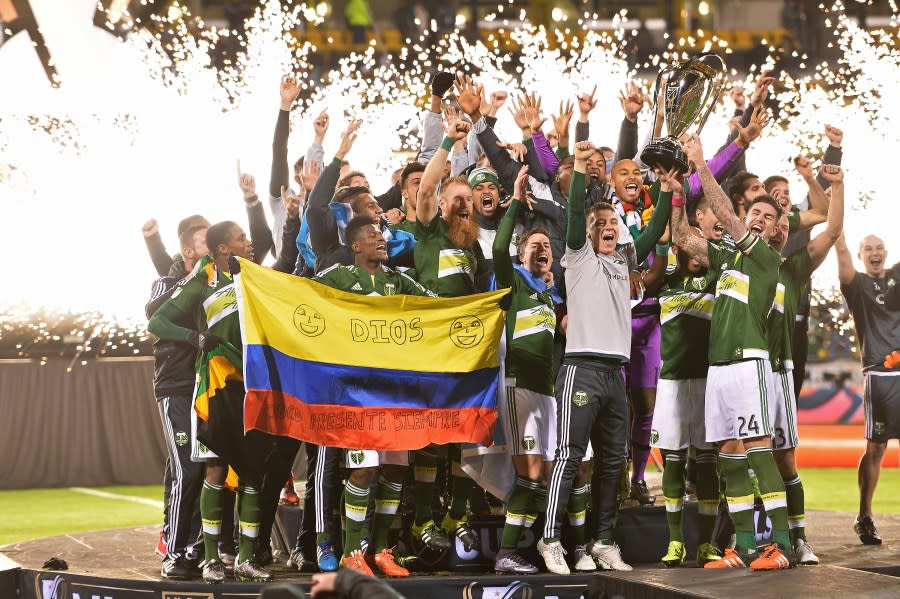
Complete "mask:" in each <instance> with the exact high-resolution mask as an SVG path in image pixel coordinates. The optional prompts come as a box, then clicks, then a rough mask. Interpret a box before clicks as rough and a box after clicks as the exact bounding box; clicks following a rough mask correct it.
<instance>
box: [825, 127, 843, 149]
mask: <svg viewBox="0 0 900 599" xmlns="http://www.w3.org/2000/svg"><path fill="white" fill-rule="evenodd" d="M825 137H827V138H828V143H829V144H831V145H833V146H834V147H835V148H840V147H841V142H843V141H844V132H843V131H841V130H840V129H838V128H837V127H832V126H831V125H825Z"/></svg>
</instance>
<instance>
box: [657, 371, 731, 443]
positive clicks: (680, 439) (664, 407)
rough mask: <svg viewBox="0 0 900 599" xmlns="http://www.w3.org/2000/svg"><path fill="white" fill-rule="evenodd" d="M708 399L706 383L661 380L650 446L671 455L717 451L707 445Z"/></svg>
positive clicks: (693, 380)
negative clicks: (689, 450) (694, 450)
mask: <svg viewBox="0 0 900 599" xmlns="http://www.w3.org/2000/svg"><path fill="white" fill-rule="evenodd" d="M705 397H706V379H686V380H682V381H674V380H669V379H659V383H658V384H657V386H656V407H655V408H654V409H653V428H652V430H651V431H650V444H651V445H652V446H653V447H659V448H660V449H668V450H671V451H676V450H679V449H687V448H688V447H689V446H691V445H693V446H694V447H696V448H697V449H715V445H713V444H712V443H707V442H706V420H705V413H704V412H705V404H706V402H705Z"/></svg>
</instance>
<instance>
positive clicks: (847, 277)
mask: <svg viewBox="0 0 900 599" xmlns="http://www.w3.org/2000/svg"><path fill="white" fill-rule="evenodd" d="M834 251H835V253H837V261H838V282H839V283H840V284H841V285H849V284H850V283H852V282H853V279H855V278H856V267H854V266H853V257H852V256H851V255H850V250H849V248H847V239H846V238H845V237H844V234H843V233H841V234H840V236H839V237H838V239H837V241H836V242H835V244H834Z"/></svg>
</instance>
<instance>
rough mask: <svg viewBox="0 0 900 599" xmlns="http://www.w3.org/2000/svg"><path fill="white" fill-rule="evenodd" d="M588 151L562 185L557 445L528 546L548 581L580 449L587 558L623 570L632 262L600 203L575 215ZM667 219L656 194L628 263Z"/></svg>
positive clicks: (559, 554)
mask: <svg viewBox="0 0 900 599" xmlns="http://www.w3.org/2000/svg"><path fill="white" fill-rule="evenodd" d="M593 152H594V145H593V144H592V143H591V142H587V141H584V142H579V143H577V144H576V145H575V164H574V171H573V173H572V180H571V182H570V187H569V207H568V230H567V234H566V254H565V256H563V266H565V267H566V268H567V270H566V291H567V292H568V293H567V298H568V299H567V304H568V327H567V331H566V335H567V340H566V341H567V342H566V357H565V361H564V363H563V366H562V368H561V369H560V371H559V375H558V377H557V380H556V410H557V413H556V418H557V447H556V454H555V461H554V463H553V470H552V472H551V475H550V481H549V485H548V489H547V496H548V502H547V520H546V524H545V526H544V534H543V538H542V539H541V540H540V541H539V542H538V551H539V552H540V553H541V556H542V557H543V558H544V562H545V564H546V565H547V569H548V570H550V571H551V572H553V573H554V574H569V566H568V564H566V560H565V557H564V553H565V552H564V550H563V547H562V544H561V543H560V541H559V537H560V528H561V524H562V518H563V515H564V514H565V511H566V503H567V502H568V499H569V494H570V492H571V489H572V481H573V479H574V478H575V472H576V471H577V470H578V468H579V466H580V465H581V460H582V458H583V456H584V454H585V451H586V449H587V444H588V441H591V443H592V445H593V449H594V476H593V480H592V488H593V493H592V500H593V502H592V504H593V513H594V520H595V536H594V539H595V540H594V542H593V543H591V544H590V545H589V552H590V553H591V555H592V556H593V558H594V559H595V560H596V561H597V563H598V565H599V566H600V567H601V568H604V569H610V570H631V566H629V565H628V564H626V563H625V562H624V561H623V560H622V556H621V553H620V552H619V548H618V547H617V546H616V545H615V544H614V543H613V540H612V530H613V525H614V523H615V519H616V512H617V509H618V501H617V494H618V484H617V482H618V480H619V475H620V473H621V472H622V468H623V467H624V458H625V437H626V434H627V428H628V403H627V399H626V397H625V382H624V380H623V378H622V366H623V365H625V364H626V363H627V362H628V356H629V351H630V349H631V301H630V296H631V292H630V286H631V280H630V273H631V272H632V270H633V269H635V268H636V267H637V264H629V262H628V259H627V258H626V257H625V256H624V255H622V254H621V253H619V252H618V251H617V250H616V244H617V242H618V240H619V219H618V217H617V216H616V212H615V209H614V208H613V207H612V206H611V205H610V204H604V203H598V204H595V205H593V206H591V208H590V211H589V213H588V214H587V216H586V215H585V211H584V196H585V177H586V172H587V159H588V158H589V157H590V156H592V155H593ZM670 212H671V193H664V194H661V195H660V198H659V203H658V205H657V208H656V210H655V211H654V214H653V216H652V218H651V219H650V222H649V223H648V224H647V229H646V230H645V231H644V234H643V235H641V237H640V238H639V239H637V240H636V241H635V250H636V258H637V261H639V262H642V261H643V260H644V258H646V257H647V254H648V253H649V252H650V250H651V249H653V247H654V246H655V244H656V241H657V240H658V239H659V237H660V236H661V235H662V233H663V231H664V230H665V225H666V222H667V221H668V220H669V214H670Z"/></svg>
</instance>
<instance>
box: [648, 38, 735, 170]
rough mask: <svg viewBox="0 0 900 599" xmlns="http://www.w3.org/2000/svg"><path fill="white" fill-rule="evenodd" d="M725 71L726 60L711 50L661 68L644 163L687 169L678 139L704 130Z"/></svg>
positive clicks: (653, 165)
mask: <svg viewBox="0 0 900 599" xmlns="http://www.w3.org/2000/svg"><path fill="white" fill-rule="evenodd" d="M725 72H726V68H725V61H724V60H722V58H721V57H720V56H719V55H717V54H713V53H711V52H705V53H703V54H697V55H696V56H694V57H692V58H691V59H690V60H688V61H686V62H683V63H674V64H671V65H669V66H667V67H666V68H664V69H663V70H662V71H660V73H659V75H657V77H656V88H655V90H654V98H655V102H654V105H653V123H654V128H653V135H652V136H651V137H650V141H649V142H648V143H647V147H645V148H644V150H643V152H641V161H642V162H643V163H644V164H646V165H648V166H651V167H657V166H658V167H662V168H664V169H665V170H671V169H673V168H677V169H678V170H679V171H680V172H682V173H686V172H687V171H688V170H689V169H690V165H689V164H688V159H687V155H686V154H685V153H684V150H682V149H681V144H680V143H679V139H680V138H681V137H682V136H683V135H685V134H694V133H697V134H699V133H700V131H701V130H702V129H703V125H705V124H706V119H708V118H709V115H710V113H711V112H712V110H713V108H714V107H715V105H716V102H718V101H719V96H720V95H721V93H722V88H723V87H724V85H725ZM660 111H663V112H662V114H660Z"/></svg>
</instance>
